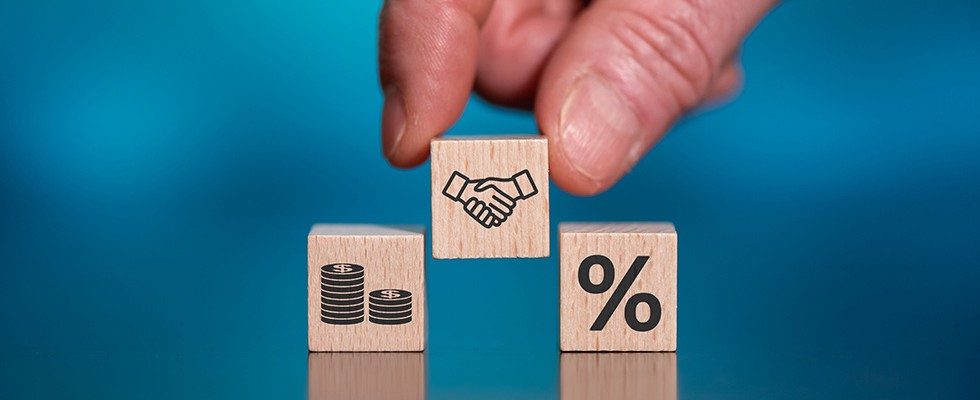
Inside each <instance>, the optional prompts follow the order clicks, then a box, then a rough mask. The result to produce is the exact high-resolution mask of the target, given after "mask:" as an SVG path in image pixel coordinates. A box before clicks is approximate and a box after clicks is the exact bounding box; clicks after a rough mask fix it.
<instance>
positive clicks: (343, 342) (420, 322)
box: [307, 224, 426, 351]
mask: <svg viewBox="0 0 980 400" xmlns="http://www.w3.org/2000/svg"><path fill="white" fill-rule="evenodd" d="M308 241H309V243H308V269H307V273H308V274H307V275H308V276H307V307H308V315H307V316H308V328H309V330H308V339H309V349H310V351H423V350H424V349H425V327H426V303H425V302H426V293H425V234H424V228H423V227H399V226H379V225H329V224H319V225H315V226H314V227H313V228H312V229H311V230H310V235H309V237H308ZM334 263H350V264H356V265H360V266H362V267H363V269H364V273H363V286H364V288H363V302H362V303H361V304H362V308H363V311H364V312H363V316H364V318H363V321H362V322H359V323H356V324H351V325H338V324H330V323H325V322H323V321H322V320H321V313H322V312H323V311H324V310H323V307H324V306H323V304H322V302H323V299H322V294H323V292H322V291H321V289H322V284H323V282H322V278H323V277H322V276H321V267H322V266H324V265H327V264H334ZM382 289H402V290H407V291H409V292H411V307H410V309H411V321H410V322H407V323H403V324H395V325H382V324H377V323H373V322H371V321H370V320H369V318H368V317H369V293H370V292H371V291H375V290H382ZM350 307H356V305H353V306H350Z"/></svg>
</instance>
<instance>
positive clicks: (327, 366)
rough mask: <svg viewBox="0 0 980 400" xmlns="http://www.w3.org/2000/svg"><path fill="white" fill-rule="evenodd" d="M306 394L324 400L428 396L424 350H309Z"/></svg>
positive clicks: (313, 398)
mask: <svg viewBox="0 0 980 400" xmlns="http://www.w3.org/2000/svg"><path fill="white" fill-rule="evenodd" d="M308 357H309V358H308V362H309V365H308V369H307V374H308V379H307V395H308V397H309V399H310V400H325V399H338V400H339V399H344V400H351V399H365V400H368V399H370V400H375V399H382V400H387V399H406V400H414V399H417V400H422V399H425V358H424V354H423V353H309V356H308Z"/></svg>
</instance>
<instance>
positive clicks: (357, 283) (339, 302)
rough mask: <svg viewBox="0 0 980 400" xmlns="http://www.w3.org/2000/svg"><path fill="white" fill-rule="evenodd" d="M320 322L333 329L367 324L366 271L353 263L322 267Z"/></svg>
mask: <svg viewBox="0 0 980 400" xmlns="http://www.w3.org/2000/svg"><path fill="white" fill-rule="evenodd" d="M320 321H323V322H325V323H328V324H333V325H353V324H357V323H361V322H363V321H364V267H362V266H360V265H357V264H350V263H337V264H327V265H324V266H323V267H320Z"/></svg>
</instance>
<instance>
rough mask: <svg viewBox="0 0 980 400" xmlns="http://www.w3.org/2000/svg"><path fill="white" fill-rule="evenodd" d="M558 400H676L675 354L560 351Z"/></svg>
mask: <svg viewBox="0 0 980 400" xmlns="http://www.w3.org/2000/svg"><path fill="white" fill-rule="evenodd" d="M559 368H560V369H561V373H560V376H561V378H560V379H561V383H560V385H561V386H560V391H561V392H560V393H561V399H562V400H574V399H668V400H676V399H677V354H676V353H562V354H561V360H560V367H559Z"/></svg>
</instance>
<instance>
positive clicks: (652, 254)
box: [558, 223, 677, 351]
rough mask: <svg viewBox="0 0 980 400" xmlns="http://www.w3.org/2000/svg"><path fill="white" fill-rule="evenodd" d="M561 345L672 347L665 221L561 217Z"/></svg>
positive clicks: (673, 240) (672, 263) (673, 296)
mask: <svg viewBox="0 0 980 400" xmlns="http://www.w3.org/2000/svg"><path fill="white" fill-rule="evenodd" d="M558 231H559V247H560V248H561V250H560V253H561V255H560V261H559V262H560V264H561V265H560V267H559V271H560V272H559V274H560V277H559V281H560V282H559V285H560V292H561V294H560V295H561V299H560V308H561V310H560V317H559V319H560V321H561V323H560V331H561V350H562V351H676V350H677V232H676V231H675V230H674V225H673V224H671V223H589V224H580V223H575V224H561V225H559V227H558Z"/></svg>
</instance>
